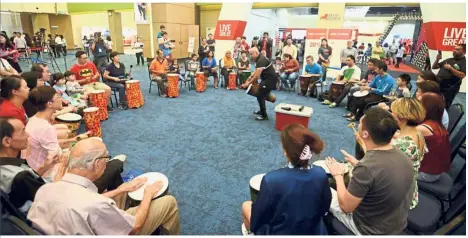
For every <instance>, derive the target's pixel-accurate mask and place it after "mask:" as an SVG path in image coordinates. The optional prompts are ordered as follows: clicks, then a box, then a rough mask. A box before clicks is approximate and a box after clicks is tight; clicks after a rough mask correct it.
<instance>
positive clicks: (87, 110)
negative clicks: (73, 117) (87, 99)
mask: <svg viewBox="0 0 468 238" xmlns="http://www.w3.org/2000/svg"><path fill="white" fill-rule="evenodd" d="M97 111H99V107H88V108H85V109H83V112H97Z"/></svg>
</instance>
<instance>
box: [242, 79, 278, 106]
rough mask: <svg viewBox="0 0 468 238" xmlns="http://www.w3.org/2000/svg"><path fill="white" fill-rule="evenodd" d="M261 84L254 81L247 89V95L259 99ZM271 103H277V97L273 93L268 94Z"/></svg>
mask: <svg viewBox="0 0 468 238" xmlns="http://www.w3.org/2000/svg"><path fill="white" fill-rule="evenodd" d="M259 87H260V84H258V83H257V81H255V80H254V81H253V82H252V83H251V84H250V85H249V87H248V88H247V91H245V93H246V94H248V95H250V96H253V97H257V94H258V90H259ZM266 100H267V101H269V102H272V103H274V102H276V96H275V95H274V94H273V93H270V94H268V98H267V99H266Z"/></svg>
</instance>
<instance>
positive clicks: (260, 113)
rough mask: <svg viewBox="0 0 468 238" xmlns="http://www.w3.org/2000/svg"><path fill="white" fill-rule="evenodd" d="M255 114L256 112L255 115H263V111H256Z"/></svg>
mask: <svg viewBox="0 0 468 238" xmlns="http://www.w3.org/2000/svg"><path fill="white" fill-rule="evenodd" d="M254 114H255V115H259V116H261V115H262V112H261V111H254Z"/></svg>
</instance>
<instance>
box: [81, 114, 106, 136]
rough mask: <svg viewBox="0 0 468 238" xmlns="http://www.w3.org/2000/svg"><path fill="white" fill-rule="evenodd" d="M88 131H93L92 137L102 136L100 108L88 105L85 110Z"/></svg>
mask: <svg viewBox="0 0 468 238" xmlns="http://www.w3.org/2000/svg"><path fill="white" fill-rule="evenodd" d="M83 113H84V122H85V127H86V131H91V135H90V136H92V137H102V131H101V120H100V117H99V108H97V107H88V108H86V109H84V110H83Z"/></svg>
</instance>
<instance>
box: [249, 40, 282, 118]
mask: <svg viewBox="0 0 468 238" xmlns="http://www.w3.org/2000/svg"><path fill="white" fill-rule="evenodd" d="M249 53H250V56H251V57H252V61H253V62H255V63H256V66H255V72H254V73H253V74H252V75H251V76H250V77H249V78H248V79H247V81H246V82H245V83H244V84H243V85H242V88H246V87H248V85H249V84H251V83H252V82H254V81H255V80H258V79H259V78H261V79H262V82H261V83H260V87H259V89H258V92H257V95H256V96H257V101H258V105H259V106H260V110H259V111H255V112H254V114H256V115H258V116H257V117H256V118H255V120H259V121H263V120H268V115H267V113H266V105H265V100H266V99H267V98H268V95H269V94H270V92H271V90H273V89H274V88H276V83H277V82H278V75H277V74H276V71H275V68H274V67H273V64H272V63H271V62H270V60H269V59H268V58H266V57H265V55H263V54H260V52H258V49H257V48H256V47H252V48H251V49H250V50H249Z"/></svg>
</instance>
